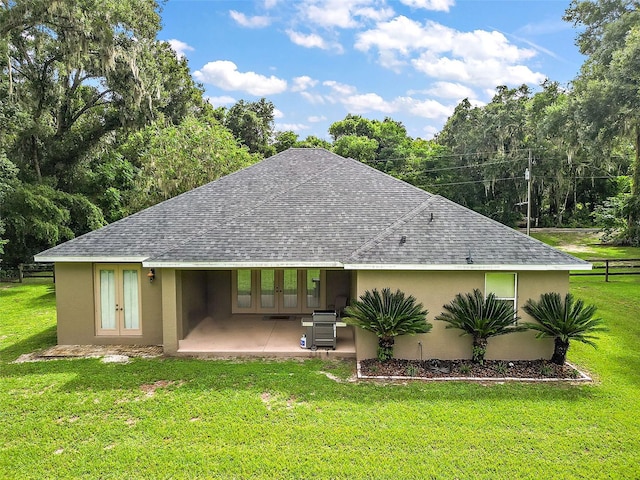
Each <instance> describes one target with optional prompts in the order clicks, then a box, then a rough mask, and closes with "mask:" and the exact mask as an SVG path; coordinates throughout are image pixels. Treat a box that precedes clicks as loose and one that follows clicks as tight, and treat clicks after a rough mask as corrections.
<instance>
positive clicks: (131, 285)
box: [95, 264, 142, 335]
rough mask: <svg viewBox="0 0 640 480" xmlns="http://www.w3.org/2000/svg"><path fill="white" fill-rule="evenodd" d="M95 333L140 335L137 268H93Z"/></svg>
mask: <svg viewBox="0 0 640 480" xmlns="http://www.w3.org/2000/svg"><path fill="white" fill-rule="evenodd" d="M95 290H96V295H95V299H96V334H97V335H141V334H142V324H141V319H140V268H139V267H137V266H128V265H108V264H103V265H96V267H95Z"/></svg>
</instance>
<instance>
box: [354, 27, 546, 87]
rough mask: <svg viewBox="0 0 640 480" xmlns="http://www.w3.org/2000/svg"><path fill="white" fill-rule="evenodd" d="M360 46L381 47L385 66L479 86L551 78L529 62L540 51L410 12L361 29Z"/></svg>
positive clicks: (493, 33)
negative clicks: (408, 67) (411, 15)
mask: <svg viewBox="0 0 640 480" xmlns="http://www.w3.org/2000/svg"><path fill="white" fill-rule="evenodd" d="M355 48H356V49H358V50H361V51H364V52H367V51H369V50H372V49H375V50H377V51H378V55H379V62H380V64H381V65H383V66H385V67H387V68H390V69H393V70H396V71H398V70H399V69H400V67H402V66H404V65H405V64H411V65H412V66H413V67H414V68H415V69H416V70H417V71H419V72H422V73H424V74H425V75H427V76H429V77H432V78H436V79H440V80H444V81H449V82H458V83H462V84H466V85H467V86H473V87H485V88H486V87H489V86H495V85H502V84H522V83H527V84H538V83H540V82H541V81H543V80H544V78H545V76H544V75H543V74H541V73H539V72H534V71H532V70H531V69H530V68H529V67H528V66H526V65H525V62H526V61H527V60H530V59H531V58H533V57H534V56H535V55H536V51H535V50H534V49H532V48H520V47H518V46H516V45H514V44H512V43H510V42H509V40H508V39H507V38H506V37H505V35H503V34H502V33H500V32H497V31H486V30H474V31H471V32H461V31H457V30H454V29H452V28H449V27H447V26H444V25H441V24H439V23H437V22H433V21H426V22H424V23H420V22H417V21H415V20H412V19H409V18H407V17H404V16H398V17H396V18H394V19H392V20H390V21H388V22H380V23H378V24H377V25H376V28H373V29H370V30H366V31H363V32H361V33H359V34H358V35H357V36H356V42H355Z"/></svg>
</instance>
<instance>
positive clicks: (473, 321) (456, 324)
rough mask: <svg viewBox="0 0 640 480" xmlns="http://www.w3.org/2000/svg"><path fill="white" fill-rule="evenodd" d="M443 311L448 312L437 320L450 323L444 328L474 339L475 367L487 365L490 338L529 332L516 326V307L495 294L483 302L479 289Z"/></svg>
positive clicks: (460, 298)
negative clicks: (486, 358)
mask: <svg viewBox="0 0 640 480" xmlns="http://www.w3.org/2000/svg"><path fill="white" fill-rule="evenodd" d="M443 308H444V309H445V310H446V311H445V312H444V313H441V314H440V315H438V316H437V317H436V320H441V321H443V322H447V324H448V325H447V326H446V327H445V328H458V329H460V330H462V333H461V334H460V335H461V336H462V335H471V336H472V337H473V348H472V352H471V360H472V361H473V362H474V363H479V364H483V363H484V356H485V354H486V352H487V344H488V340H489V338H491V337H496V336H498V335H506V334H508V333H513V332H521V331H523V330H526V327H524V326H522V325H515V321H516V320H517V318H518V317H515V316H514V312H513V304H510V303H508V302H505V301H502V300H498V299H497V298H496V296H495V294H493V293H490V294H489V295H487V297H486V298H484V296H483V295H482V292H481V291H480V290H478V289H475V290H474V291H473V293H466V294H460V293H459V294H457V295H456V296H455V298H454V299H453V300H452V301H451V302H450V303H448V304H447V305H444V306H443Z"/></svg>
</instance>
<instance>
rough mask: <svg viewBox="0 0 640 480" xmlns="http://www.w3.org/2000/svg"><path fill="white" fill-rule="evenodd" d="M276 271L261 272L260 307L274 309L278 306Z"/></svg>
mask: <svg viewBox="0 0 640 480" xmlns="http://www.w3.org/2000/svg"><path fill="white" fill-rule="evenodd" d="M275 273H276V272H275V270H261V271H260V306H261V307H262V308H273V307H275V305H276V288H275V287H276V278H275Z"/></svg>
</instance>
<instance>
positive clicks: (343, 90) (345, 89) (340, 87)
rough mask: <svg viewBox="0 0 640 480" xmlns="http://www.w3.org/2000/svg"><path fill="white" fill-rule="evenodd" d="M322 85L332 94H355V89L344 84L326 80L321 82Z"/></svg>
mask: <svg viewBox="0 0 640 480" xmlns="http://www.w3.org/2000/svg"><path fill="white" fill-rule="evenodd" d="M322 84H323V85H324V86H326V87H329V88H331V90H332V91H333V92H334V93H337V94H339V95H353V94H355V93H356V92H357V89H356V87H354V86H352V85H347V84H345V83H339V82H336V81H335V80H326V81H324V82H322Z"/></svg>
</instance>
